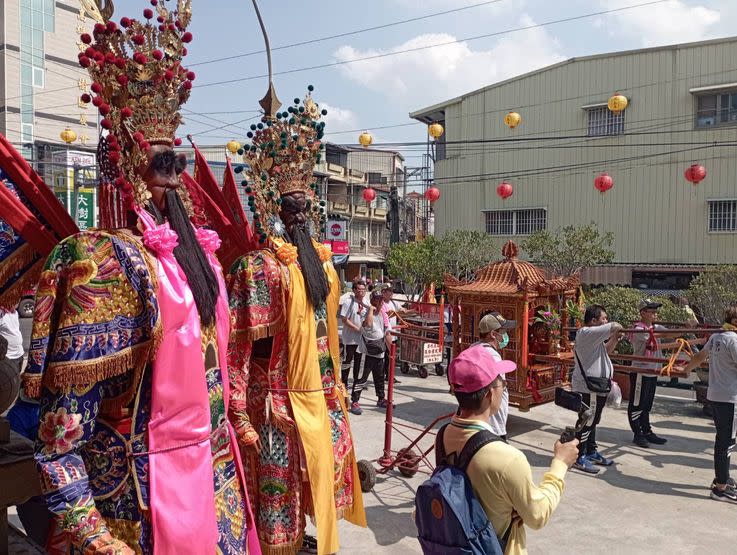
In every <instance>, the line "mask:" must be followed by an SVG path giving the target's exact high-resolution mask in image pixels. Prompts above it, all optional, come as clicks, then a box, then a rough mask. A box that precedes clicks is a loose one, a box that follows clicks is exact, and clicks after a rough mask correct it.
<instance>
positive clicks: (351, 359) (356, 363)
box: [340, 345, 363, 390]
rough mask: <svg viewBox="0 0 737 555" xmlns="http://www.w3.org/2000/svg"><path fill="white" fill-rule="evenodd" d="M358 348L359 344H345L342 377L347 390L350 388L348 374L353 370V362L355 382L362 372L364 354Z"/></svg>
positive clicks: (341, 369)
mask: <svg viewBox="0 0 737 555" xmlns="http://www.w3.org/2000/svg"><path fill="white" fill-rule="evenodd" d="M356 349H358V345H346V346H345V359H343V365H342V366H341V368H340V379H341V380H342V381H343V385H345V388H346V390H347V389H348V374H350V371H351V364H353V383H355V382H356V380H357V379H358V376H359V375H360V374H361V361H363V355H362V354H361V353H359V352H358V351H357V350H356Z"/></svg>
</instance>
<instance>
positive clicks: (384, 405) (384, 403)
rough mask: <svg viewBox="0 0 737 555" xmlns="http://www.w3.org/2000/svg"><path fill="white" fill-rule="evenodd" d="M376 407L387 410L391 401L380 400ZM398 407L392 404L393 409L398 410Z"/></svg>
mask: <svg viewBox="0 0 737 555" xmlns="http://www.w3.org/2000/svg"><path fill="white" fill-rule="evenodd" d="M376 406H377V407H379V408H380V409H385V408H387V407H388V406H389V401H387V400H386V399H379V400H378V401H376ZM396 406H397V405H395V404H394V403H392V408H396Z"/></svg>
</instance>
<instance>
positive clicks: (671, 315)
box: [586, 286, 688, 328]
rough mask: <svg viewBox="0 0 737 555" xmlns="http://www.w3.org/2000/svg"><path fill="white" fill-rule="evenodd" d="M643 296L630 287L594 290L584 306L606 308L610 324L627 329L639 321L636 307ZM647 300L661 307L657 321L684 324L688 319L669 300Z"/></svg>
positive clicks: (685, 314)
mask: <svg viewBox="0 0 737 555" xmlns="http://www.w3.org/2000/svg"><path fill="white" fill-rule="evenodd" d="M644 296H645V295H644V294H643V293H642V291H638V290H637V289H633V288H632V287H619V286H612V287H600V288H598V289H594V290H593V291H592V293H591V294H590V295H589V296H588V297H587V299H586V304H587V305H590V304H600V305H602V306H603V307H604V308H606V312H607V315H608V316H609V321H610V322H619V323H620V324H622V325H623V326H624V327H625V328H629V327H630V326H631V325H632V324H634V323H635V322H637V320H639V319H640V310H639V309H638V306H637V305H638V303H639V302H640V300H641V299H642V298H643V297H644ZM648 298H649V299H652V300H653V301H655V302H658V303H661V304H662V305H663V306H661V307H660V309H659V310H658V320H660V321H662V322H677V323H685V322H686V320H687V319H688V314H687V313H686V311H685V310H683V308H681V307H680V306H678V305H676V304H674V303H673V302H672V301H671V300H670V299H667V298H665V297H657V296H648Z"/></svg>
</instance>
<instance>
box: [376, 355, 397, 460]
mask: <svg viewBox="0 0 737 555" xmlns="http://www.w3.org/2000/svg"><path fill="white" fill-rule="evenodd" d="M396 360H397V344H396V343H395V342H392V344H391V346H390V347H389V383H388V384H387V396H386V397H387V398H386V400H387V406H386V418H385V419H384V455H383V456H382V457H381V458H380V459H379V460H378V463H379V465H380V466H391V464H392V421H393V420H392V419H393V417H394V371H395V369H396Z"/></svg>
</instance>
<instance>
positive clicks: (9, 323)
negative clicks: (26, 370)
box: [0, 309, 24, 374]
mask: <svg viewBox="0 0 737 555" xmlns="http://www.w3.org/2000/svg"><path fill="white" fill-rule="evenodd" d="M0 335H2V336H3V337H4V338H5V340H6V341H7V342H8V352H7V353H6V355H5V356H6V358H7V359H8V360H9V361H10V362H11V363H12V364H13V366H15V367H16V368H17V369H18V374H20V372H21V370H22V369H23V353H24V351H23V335H21V333H20V322H19V321H18V312H17V311H15V310H13V311H6V310H2V309H0Z"/></svg>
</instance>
